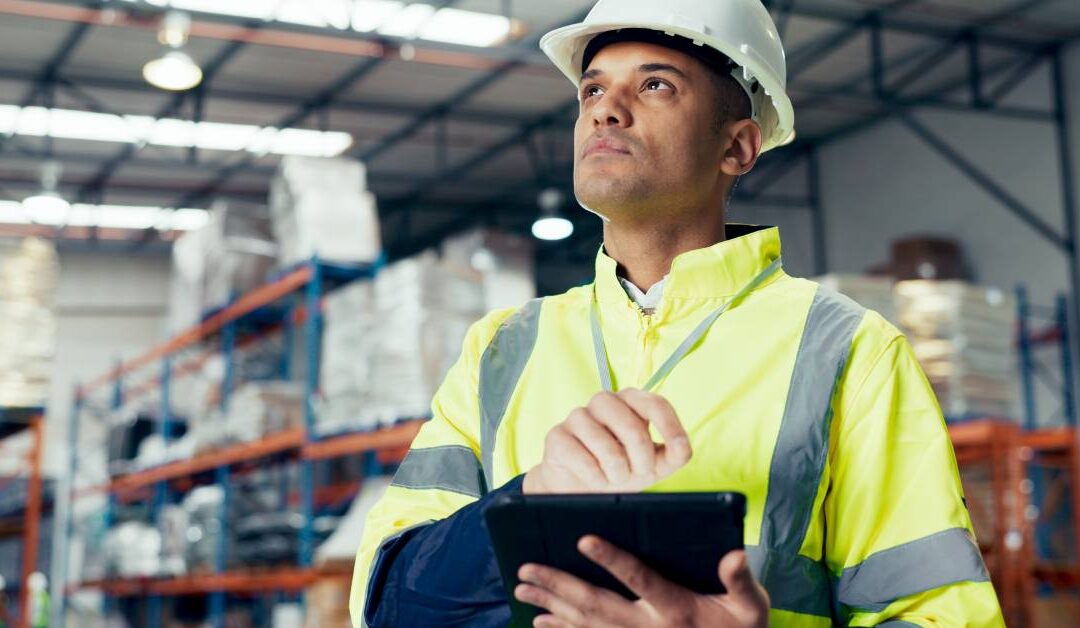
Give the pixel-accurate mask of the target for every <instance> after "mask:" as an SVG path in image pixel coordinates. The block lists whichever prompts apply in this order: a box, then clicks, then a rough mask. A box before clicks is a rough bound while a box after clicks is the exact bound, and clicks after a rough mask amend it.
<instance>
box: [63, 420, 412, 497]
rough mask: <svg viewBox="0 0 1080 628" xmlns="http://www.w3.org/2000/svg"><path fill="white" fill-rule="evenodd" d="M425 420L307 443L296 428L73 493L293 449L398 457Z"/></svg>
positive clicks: (144, 482) (312, 455)
mask: <svg viewBox="0 0 1080 628" xmlns="http://www.w3.org/2000/svg"><path fill="white" fill-rule="evenodd" d="M423 424H424V421H423V420H414V421H408V422H406V423H401V424H399V425H395V426H394V427H389V428H385V429H381V430H375V431H372V432H361V433H357V434H345V435H343V436H335V437H332V438H328V439H326V440H322V441H318V442H314V443H306V444H305V442H304V431H303V429H302V428H294V429H291V430H288V431H285V432H279V433H277V434H273V435H271V436H267V437H266V438H264V439H262V440H258V441H255V442H253V443H242V444H239V445H230V446H228V447H224V448H222V449H218V450H217V451H212V452H209V453H205V454H199V455H197V456H195V457H194V458H191V459H190V460H179V461H177V462H171V463H169V464H165V465H162V466H160V467H155V468H153V469H148V470H146V471H140V472H137V473H131V474H128V475H122V476H119V477H117V478H115V479H114V480H113V481H112V482H110V483H109V484H108V485H106V486H90V487H86V488H82V489H79V490H77V491H75V493H74V495H75V496H76V497H81V496H84V495H93V494H97V493H101V492H105V491H108V492H112V493H131V492H134V491H138V490H140V489H145V488H147V487H149V486H152V485H153V484H154V483H155V482H162V481H168V480H177V479H181V478H186V477H190V476H192V475H195V474H197V473H203V472H205V471H210V470H213V469H216V468H218V467H227V466H232V465H236V464H239V463H242V462H248V461H252V460H257V459H259V458H263V457H266V456H270V455H274V454H280V453H285V452H291V451H298V452H299V453H300V455H301V456H302V457H304V458H305V459H307V460H326V459H329V458H340V457H342V456H348V455H351V454H358V453H363V452H366V451H380V452H382V451H385V452H388V453H390V454H393V455H392V456H391V458H398V457H400V456H401V455H402V452H403V451H405V450H406V449H407V448H408V446H409V444H410V443H412V440H413V438H415V437H416V433H417V432H418V431H420V426H421V425H423Z"/></svg>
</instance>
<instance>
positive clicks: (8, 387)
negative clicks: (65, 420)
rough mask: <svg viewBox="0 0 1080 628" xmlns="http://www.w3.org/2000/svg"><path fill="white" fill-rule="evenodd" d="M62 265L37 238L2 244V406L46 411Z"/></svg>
mask: <svg viewBox="0 0 1080 628" xmlns="http://www.w3.org/2000/svg"><path fill="white" fill-rule="evenodd" d="M59 272H60V262H59V259H58V257H57V255H56V249H55V248H54V247H53V245H52V244H50V243H49V242H47V241H45V240H40V239H37V238H28V239H25V240H22V241H5V242H4V243H2V244H0V406H4V407H10V408H36V407H41V406H44V405H45V399H46V398H47V397H48V394H49V375H50V372H51V370H52V358H53V352H54V348H55V343H56V319H55V317H54V315H53V309H52V308H53V297H54V295H55V293H56V284H57V279H58V275H59Z"/></svg>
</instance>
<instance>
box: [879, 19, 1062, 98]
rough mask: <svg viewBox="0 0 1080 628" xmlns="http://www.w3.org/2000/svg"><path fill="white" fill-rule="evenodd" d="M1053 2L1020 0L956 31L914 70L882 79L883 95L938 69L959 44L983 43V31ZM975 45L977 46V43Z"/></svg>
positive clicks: (899, 89)
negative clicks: (898, 76)
mask: <svg viewBox="0 0 1080 628" xmlns="http://www.w3.org/2000/svg"><path fill="white" fill-rule="evenodd" d="M1055 1H1057V0H1020V2H1016V3H1013V4H1011V5H1009V6H1007V7H1005V8H1004V9H1001V10H1000V11H995V12H994V13H992V14H990V15H987V16H985V17H983V18H981V19H979V20H977V21H976V22H974V23H973V24H971V25H970V26H968V27H965V28H963V29H961V30H958V31H957V32H956V33H954V34H953V36H952V37H949V38H948V39H946V40H945V41H944V42H942V43H941V44H940V45H939V46H937V47H936V48H934V49H933V50H931V51H929V53H928V54H927V55H926V57H925V59H924V60H923V61H922V62H920V63H919V64H918V65H917V66H915V67H914V68H910V69H909V70H908V71H907V72H905V73H904V74H903V75H902V76H901V77H900V78H898V79H895V80H894V81H892V83H891V84H888V81H886V80H885V78H886V77H882V82H884V83H886V84H887V85H886V87H885V94H886V95H890V94H893V93H899V92H901V91H903V89H904V88H905V87H907V86H908V85H909V84H910V83H911V82H912V81H917V80H918V79H919V78H921V77H922V76H925V75H926V74H927V73H928V72H931V71H933V69H934V68H936V67H938V65H939V64H940V63H941V62H943V61H944V60H945V59H947V58H948V57H950V56H952V55H953V54H955V53H956V52H958V51H959V50H960V49H961V46H960V45H959V44H963V43H964V42H967V41H972V40H974V41H977V42H978V41H985V40H986V37H987V35H985V34H983V30H984V29H987V28H990V27H993V26H996V25H998V24H1001V23H1002V22H1005V21H1008V20H1011V19H1015V18H1016V17H1018V16H1020V15H1023V14H1024V13H1027V12H1029V11H1031V10H1033V9H1035V8H1037V7H1039V6H1042V5H1044V4H1047V3H1049V2H1055ZM975 45H976V46H978V43H976V44H975Z"/></svg>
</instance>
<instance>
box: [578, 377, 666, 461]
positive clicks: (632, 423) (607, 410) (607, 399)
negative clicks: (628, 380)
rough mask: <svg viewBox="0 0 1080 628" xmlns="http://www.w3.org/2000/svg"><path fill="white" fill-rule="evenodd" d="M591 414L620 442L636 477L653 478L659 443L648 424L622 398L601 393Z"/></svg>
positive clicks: (591, 407) (592, 401)
mask: <svg viewBox="0 0 1080 628" xmlns="http://www.w3.org/2000/svg"><path fill="white" fill-rule="evenodd" d="M589 411H590V412H591V413H592V415H593V416H594V417H596V420H598V421H600V422H601V423H603V424H604V425H605V426H606V427H607V428H608V429H609V430H611V433H612V434H614V435H615V437H616V438H618V439H619V442H620V443H622V446H623V447H624V448H625V449H626V455H627V457H628V458H629V459H630V469H631V470H632V471H633V473H634V475H638V476H651V475H652V474H653V473H655V468H656V443H654V442H653V440H652V436H650V435H649V423H648V421H647V420H646V419H645V418H644V417H643V416H641V415H639V414H638V413H637V412H635V411H634V410H633V408H631V407H630V405H628V404H627V403H626V401H624V400H623V399H622V398H621V397H620V396H619V395H616V394H614V393H607V392H605V393H600V394H598V395H595V396H594V397H593V398H592V399H591V400H590V401H589Z"/></svg>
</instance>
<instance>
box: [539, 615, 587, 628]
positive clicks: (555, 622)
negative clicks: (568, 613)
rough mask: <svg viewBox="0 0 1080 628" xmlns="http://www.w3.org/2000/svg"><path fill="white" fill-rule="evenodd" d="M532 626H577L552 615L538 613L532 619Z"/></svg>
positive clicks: (541, 627)
mask: <svg viewBox="0 0 1080 628" xmlns="http://www.w3.org/2000/svg"><path fill="white" fill-rule="evenodd" d="M533 626H535V627H536V628H577V626H575V625H574V624H571V623H570V622H568V621H566V620H565V619H559V618H558V617H556V616H554V615H540V616H539V617H537V618H536V619H535V620H533Z"/></svg>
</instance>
